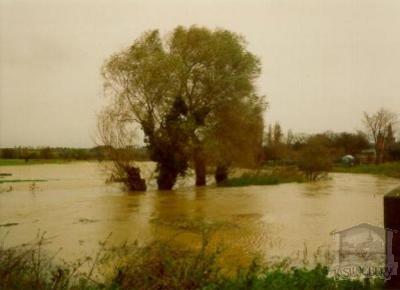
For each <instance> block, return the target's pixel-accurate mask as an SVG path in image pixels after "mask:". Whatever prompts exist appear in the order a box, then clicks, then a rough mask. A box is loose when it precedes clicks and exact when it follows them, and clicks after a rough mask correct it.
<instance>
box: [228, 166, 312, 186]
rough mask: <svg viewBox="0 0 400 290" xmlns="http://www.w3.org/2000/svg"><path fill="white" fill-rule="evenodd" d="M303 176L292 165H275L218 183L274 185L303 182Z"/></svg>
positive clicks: (229, 184) (230, 184)
mask: <svg viewBox="0 0 400 290" xmlns="http://www.w3.org/2000/svg"><path fill="white" fill-rule="evenodd" d="M303 181H304V176H303V175H302V174H301V173H300V172H299V171H298V170H297V169H296V168H294V167H277V168H273V169H269V170H267V172H266V171H261V172H254V173H245V174H243V175H242V176H240V177H233V178H229V179H227V180H225V181H224V182H222V183H221V184H220V186H223V187H240V186H249V185H276V184H281V183H290V182H303Z"/></svg>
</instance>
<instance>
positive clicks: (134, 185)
mask: <svg viewBox="0 0 400 290" xmlns="http://www.w3.org/2000/svg"><path fill="white" fill-rule="evenodd" d="M124 170H125V173H126V175H127V178H126V181H125V184H126V185H127V186H128V188H129V190H132V191H146V189H147V186H146V181H145V180H144V179H143V178H141V177H140V169H139V168H138V167H134V166H128V167H125V169H124Z"/></svg>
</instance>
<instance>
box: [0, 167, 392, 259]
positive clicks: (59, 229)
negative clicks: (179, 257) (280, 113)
mask: <svg viewBox="0 0 400 290" xmlns="http://www.w3.org/2000/svg"><path fill="white" fill-rule="evenodd" d="M147 165H148V164H147ZM1 171H2V172H7V173H12V174H13V176H12V177H10V179H46V180H48V181H47V182H42V183H37V184H35V186H36V187H37V190H35V191H32V190H31V184H30V183H14V184H12V186H13V191H12V192H3V193H1V194H0V224H2V225H4V224H13V223H16V224H14V225H11V226H8V227H4V226H2V227H0V236H3V235H5V234H7V237H6V244H7V245H15V244H19V243H23V242H26V241H28V240H31V239H32V238H33V237H34V236H35V235H36V233H37V231H38V230H39V229H40V230H41V231H46V232H47V234H48V236H50V237H53V238H52V241H53V242H52V244H51V245H50V248H53V249H58V248H60V247H62V248H63V251H62V252H61V255H64V256H65V257H73V256H76V255H79V254H80V253H81V252H90V251H91V250H94V249H95V248H96V247H97V242H98V241H99V240H102V239H104V238H105V237H106V236H108V234H109V233H112V236H111V240H112V241H113V242H120V241H125V240H130V241H132V240H139V241H140V242H147V241H150V240H152V239H156V238H172V237H173V238H175V239H178V240H180V241H181V242H184V243H191V242H192V241H193V239H194V237H195V236H196V230H197V229H198V225H199V224H200V223H203V222H204V223H211V224H215V225H217V226H218V229H219V230H218V232H217V234H216V236H215V239H216V240H218V241H220V242H223V243H224V244H225V245H226V246H227V247H230V248H232V249H235V253H237V255H241V253H250V252H255V251H257V252H260V253H263V254H264V255H265V256H267V257H273V256H290V255H293V254H294V253H296V252H298V251H302V250H303V248H304V246H305V245H306V246H307V247H308V248H309V249H310V250H313V249H314V250H315V249H317V248H318V247H320V246H326V247H332V246H333V245H334V244H335V242H334V241H333V239H332V236H331V235H330V233H331V232H332V231H334V230H339V229H344V228H347V227H350V226H353V225H356V224H359V223H364V222H366V223H371V224H373V225H382V224H383V205H382V198H383V194H384V193H385V192H387V191H389V190H390V189H392V188H394V187H395V186H397V185H398V183H399V182H398V180H395V179H390V178H385V177H378V176H370V175H355V174H331V175H330V176H331V178H330V179H329V180H326V181H322V182H317V183H313V184H282V185H277V186H249V187H240V188H216V187H213V186H210V187H206V188H200V189H199V188H193V187H188V186H186V187H181V188H179V189H177V190H174V191H171V192H158V191H156V190H152V191H148V192H146V193H143V194H132V193H126V192H123V191H121V190H120V189H119V188H118V187H117V186H115V185H105V184H104V179H105V177H104V174H103V172H102V170H101V168H100V167H99V166H98V164H97V163H90V162H79V163H71V164H63V165H60V164H49V165H34V166H32V165H30V166H14V167H1ZM3 186H4V185H3Z"/></svg>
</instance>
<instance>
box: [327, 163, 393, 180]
mask: <svg viewBox="0 0 400 290" xmlns="http://www.w3.org/2000/svg"><path fill="white" fill-rule="evenodd" d="M333 171H334V172H343V173H368V174H376V175H385V176H389V177H395V178H400V162H388V163H382V164H378V165H376V164H363V165H356V166H352V167H335V168H334V169H333Z"/></svg>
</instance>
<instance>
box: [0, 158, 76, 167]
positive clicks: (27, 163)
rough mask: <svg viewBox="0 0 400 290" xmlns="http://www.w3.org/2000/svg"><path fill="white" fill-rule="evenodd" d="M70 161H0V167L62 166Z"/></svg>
mask: <svg viewBox="0 0 400 290" xmlns="http://www.w3.org/2000/svg"><path fill="white" fill-rule="evenodd" d="M68 162H70V161H67V160H62V159H29V160H25V159H1V158H0V166H15V165H35V164H62V163H68Z"/></svg>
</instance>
